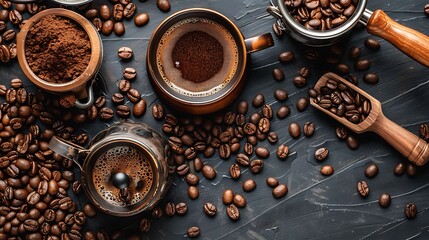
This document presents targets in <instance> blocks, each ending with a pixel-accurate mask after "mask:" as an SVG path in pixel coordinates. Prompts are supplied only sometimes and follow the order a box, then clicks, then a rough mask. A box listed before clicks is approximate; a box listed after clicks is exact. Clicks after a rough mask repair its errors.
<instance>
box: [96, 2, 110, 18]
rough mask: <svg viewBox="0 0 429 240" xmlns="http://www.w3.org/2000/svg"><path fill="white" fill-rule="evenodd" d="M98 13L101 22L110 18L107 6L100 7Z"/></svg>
mask: <svg viewBox="0 0 429 240" xmlns="http://www.w3.org/2000/svg"><path fill="white" fill-rule="evenodd" d="M99 13H100V17H101V19H103V20H109V19H110V17H111V12H110V9H109V6H107V5H101V6H100V10H99Z"/></svg>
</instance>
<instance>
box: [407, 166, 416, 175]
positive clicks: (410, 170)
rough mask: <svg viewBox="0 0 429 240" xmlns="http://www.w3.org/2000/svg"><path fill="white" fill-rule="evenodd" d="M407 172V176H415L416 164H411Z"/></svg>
mask: <svg viewBox="0 0 429 240" xmlns="http://www.w3.org/2000/svg"><path fill="white" fill-rule="evenodd" d="M406 172H407V175H408V176H410V177H412V176H415V175H416V174H417V167H416V166H415V165H414V164H411V163H410V164H408V165H407V170H406Z"/></svg>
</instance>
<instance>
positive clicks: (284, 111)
mask: <svg viewBox="0 0 429 240" xmlns="http://www.w3.org/2000/svg"><path fill="white" fill-rule="evenodd" d="M289 114H290V108H289V107H288V106H286V105H283V106H281V107H279V109H277V112H276V116H277V117H278V118H279V119H285V118H286V117H287V116H289Z"/></svg>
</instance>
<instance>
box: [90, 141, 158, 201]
mask: <svg viewBox="0 0 429 240" xmlns="http://www.w3.org/2000/svg"><path fill="white" fill-rule="evenodd" d="M117 172H123V173H126V174H127V175H128V176H129V177H130V181H131V182H130V185H129V187H128V188H129V189H130V190H131V192H132V199H131V202H130V203H129V204H136V203H138V202H140V201H142V200H144V198H145V197H146V196H147V195H148V194H149V192H150V190H151V187H152V183H153V181H154V178H155V177H154V174H153V169H152V166H151V164H150V159H148V157H147V156H146V155H144V154H143V153H142V152H140V151H139V150H138V149H136V148H133V147H130V146H117V147H113V148H110V149H108V150H107V151H105V152H103V153H102V154H101V155H100V156H99V157H98V159H97V160H96V161H95V163H94V167H93V170H92V180H93V182H94V187H95V189H96V192H97V193H98V194H99V196H100V197H102V198H103V199H104V200H105V201H106V202H108V203H109V204H111V205H114V206H126V204H125V202H123V201H122V200H120V198H119V189H118V188H116V187H115V186H114V185H113V183H112V180H111V177H112V175H113V174H115V173H117ZM139 185H140V186H139Z"/></svg>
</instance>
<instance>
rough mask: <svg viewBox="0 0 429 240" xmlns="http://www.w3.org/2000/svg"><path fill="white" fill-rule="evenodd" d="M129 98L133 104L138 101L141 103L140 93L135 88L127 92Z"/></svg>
mask: <svg viewBox="0 0 429 240" xmlns="http://www.w3.org/2000/svg"><path fill="white" fill-rule="evenodd" d="M127 97H128V99H130V101H131V102H133V103H136V102H138V101H140V99H141V96H140V93H139V91H137V90H136V89H134V88H131V89H130V90H129V91H128V92H127Z"/></svg>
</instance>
